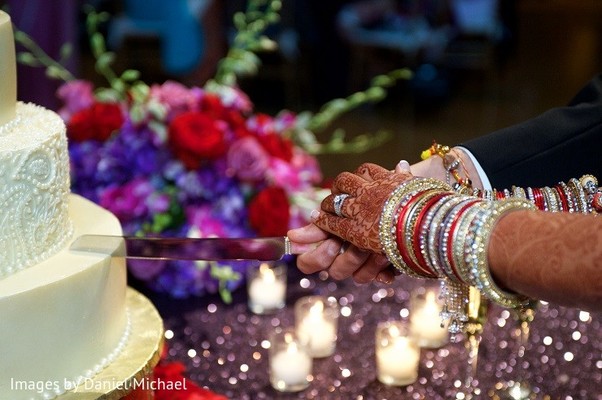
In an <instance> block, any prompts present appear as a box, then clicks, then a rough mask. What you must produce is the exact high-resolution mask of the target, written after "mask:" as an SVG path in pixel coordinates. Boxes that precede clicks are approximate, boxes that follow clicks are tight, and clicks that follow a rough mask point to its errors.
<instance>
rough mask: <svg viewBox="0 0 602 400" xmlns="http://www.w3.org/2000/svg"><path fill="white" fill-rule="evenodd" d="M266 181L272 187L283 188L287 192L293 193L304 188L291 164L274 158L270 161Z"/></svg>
mask: <svg viewBox="0 0 602 400" xmlns="http://www.w3.org/2000/svg"><path fill="white" fill-rule="evenodd" d="M267 179H268V180H269V181H270V183H271V184H273V185H274V186H279V187H281V188H284V189H285V190H286V191H287V192H294V191H297V190H300V189H301V188H303V187H304V186H305V185H304V181H303V180H302V179H301V177H300V176H299V173H298V172H297V169H296V168H295V167H294V166H293V165H292V164H289V163H287V162H286V161H284V160H282V159H280V158H276V157H274V158H272V159H271V160H270V169H269V173H268V177H267Z"/></svg>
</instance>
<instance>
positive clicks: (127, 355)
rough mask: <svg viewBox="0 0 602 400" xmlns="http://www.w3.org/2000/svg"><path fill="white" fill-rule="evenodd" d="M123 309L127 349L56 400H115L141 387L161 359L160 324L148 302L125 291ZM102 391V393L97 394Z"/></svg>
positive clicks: (142, 297)
mask: <svg viewBox="0 0 602 400" xmlns="http://www.w3.org/2000/svg"><path fill="white" fill-rule="evenodd" d="M126 305H127V307H128V310H129V313H130V323H131V329H132V330H131V332H130V337H129V339H128V342H127V345H126V347H125V348H124V349H123V351H122V352H121V354H120V355H119V356H118V357H117V359H115V361H113V362H112V363H111V364H110V365H109V366H108V367H107V368H105V369H104V370H102V371H101V372H99V373H98V374H97V375H96V376H94V378H92V379H88V380H87V381H86V383H82V384H81V385H80V386H78V387H77V388H75V389H73V390H71V391H69V392H67V393H64V394H63V395H61V396H59V397H58V398H57V399H59V400H89V399H103V400H114V399H120V398H122V397H124V396H126V395H128V394H129V393H130V392H131V391H132V390H134V389H135V388H136V386H138V387H139V388H140V387H142V388H143V386H140V385H143V383H142V382H143V380H144V378H145V377H148V376H151V374H152V371H153V368H154V367H155V366H156V365H157V363H158V362H159V359H160V357H161V347H162V345H163V337H164V336H163V320H162V319H161V316H160V315H159V312H158V311H157V309H156V308H155V306H154V305H153V304H152V303H151V301H150V300H149V299H147V298H146V297H145V296H143V295H142V294H141V293H139V292H137V291H136V290H134V289H132V288H130V287H128V288H127V292H126ZM99 388H102V390H99Z"/></svg>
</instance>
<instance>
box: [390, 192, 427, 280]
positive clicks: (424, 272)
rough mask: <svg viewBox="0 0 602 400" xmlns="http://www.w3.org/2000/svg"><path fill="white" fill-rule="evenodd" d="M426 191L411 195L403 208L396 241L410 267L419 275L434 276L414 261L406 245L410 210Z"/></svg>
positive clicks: (400, 252)
mask: <svg viewBox="0 0 602 400" xmlns="http://www.w3.org/2000/svg"><path fill="white" fill-rule="evenodd" d="M426 192H427V191H422V192H419V193H416V194H415V195H413V196H412V197H410V199H409V200H408V202H407V203H406V205H405V206H404V207H403V209H402V210H401V213H400V214H399V219H398V220H397V228H396V237H395V241H396V243H397V249H398V250H399V254H400V255H401V258H402V259H403V261H404V262H405V263H406V265H407V266H408V267H410V268H411V269H412V270H413V271H414V272H416V273H417V274H418V275H421V276H425V277H432V276H431V273H430V272H429V270H428V269H425V268H423V267H422V266H420V265H418V264H417V263H416V262H414V260H413V259H412V257H411V255H410V253H409V251H410V250H409V248H408V246H406V244H405V241H404V239H405V226H406V223H407V219H408V218H409V217H410V214H409V211H410V210H412V209H413V207H414V206H415V205H416V203H418V202H419V201H420V200H421V199H422V196H424V195H425V193H426Z"/></svg>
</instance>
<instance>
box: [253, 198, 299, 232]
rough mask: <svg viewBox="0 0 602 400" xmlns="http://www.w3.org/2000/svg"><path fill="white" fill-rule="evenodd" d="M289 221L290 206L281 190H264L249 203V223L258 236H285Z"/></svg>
mask: <svg viewBox="0 0 602 400" xmlns="http://www.w3.org/2000/svg"><path fill="white" fill-rule="evenodd" d="M289 219H290V205H289V203H288V197H287V196H286V192H285V191H284V189H282V188H279V187H269V188H266V189H264V190H262V191H261V192H259V193H258V194H257V196H255V197H254V198H253V199H252V200H251V202H250V203H249V222H250V224H251V227H252V228H253V229H255V231H256V232H257V233H258V234H259V236H284V235H286V232H287V230H288V222H289Z"/></svg>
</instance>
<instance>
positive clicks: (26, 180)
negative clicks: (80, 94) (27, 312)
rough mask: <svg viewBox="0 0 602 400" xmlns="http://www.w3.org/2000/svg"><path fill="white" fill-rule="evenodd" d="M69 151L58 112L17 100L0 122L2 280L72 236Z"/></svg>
mask: <svg viewBox="0 0 602 400" xmlns="http://www.w3.org/2000/svg"><path fill="white" fill-rule="evenodd" d="M69 185H70V181H69V153H68V150H67V138H66V134H65V124H64V123H63V121H62V119H61V118H60V117H59V116H58V115H57V114H56V113H54V112H52V111H50V110H46V109H45V108H43V107H40V106H36V105H34V104H24V103H21V102H19V103H18V104H17V117H16V118H15V119H13V121H12V122H10V123H8V124H6V125H4V126H3V127H0V280H1V279H2V278H3V277H6V276H9V275H11V274H14V273H15V272H17V271H20V270H22V269H24V268H27V267H29V266H31V265H34V264H36V263H38V262H40V261H42V260H44V259H46V258H48V257H50V256H51V255H53V254H55V253H56V252H57V251H59V249H60V248H62V247H63V246H64V245H65V243H66V242H67V241H68V239H70V237H71V233H72V228H71V220H70V219H69V217H68V212H67V203H68V202H67V198H68V196H69Z"/></svg>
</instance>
